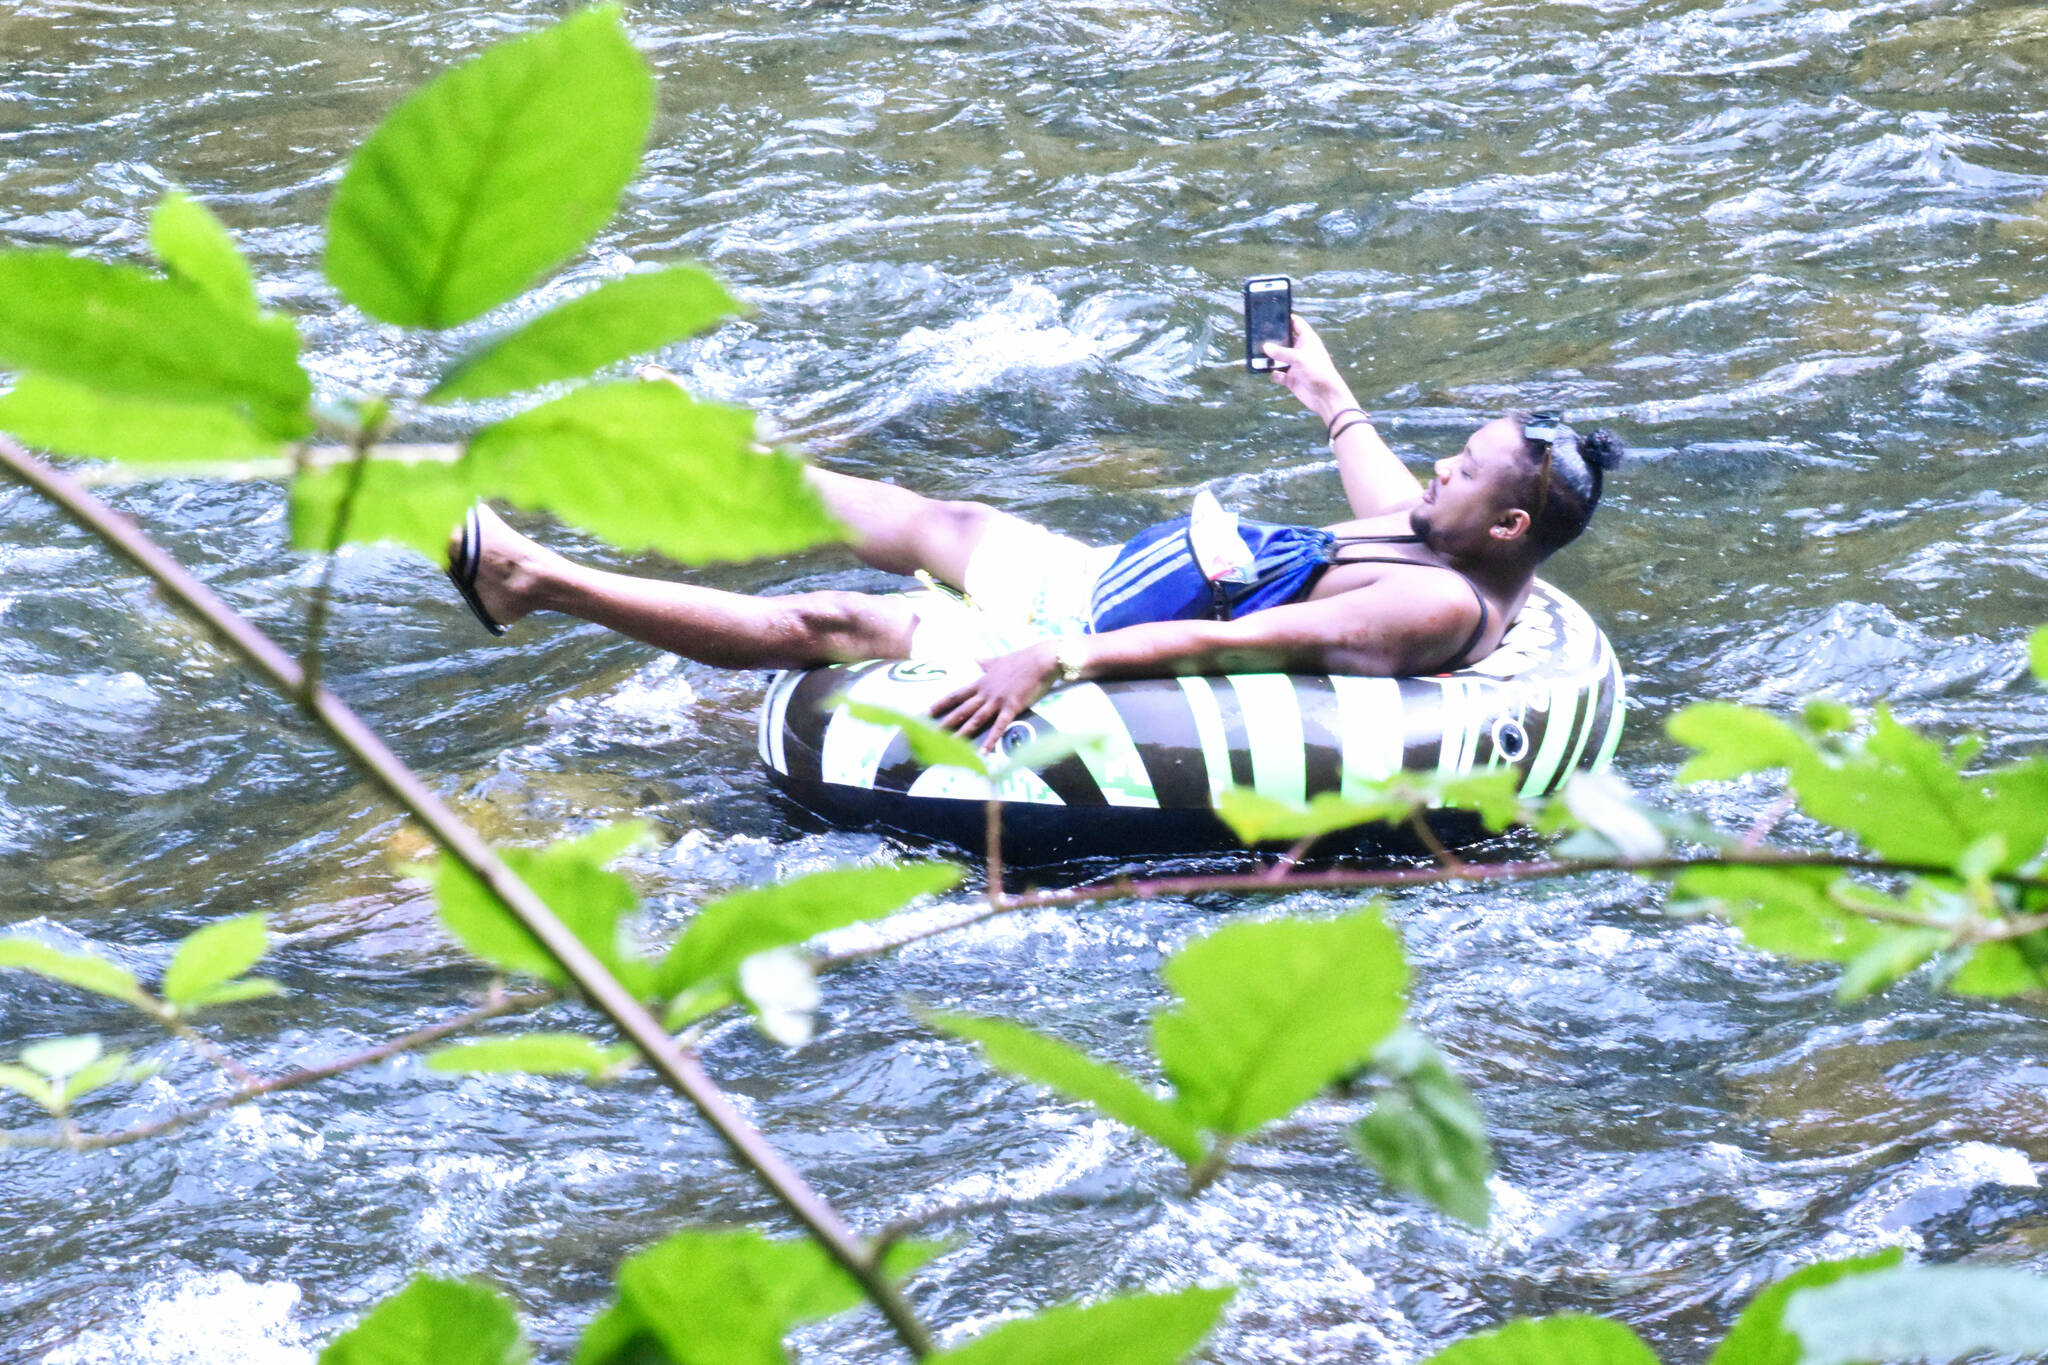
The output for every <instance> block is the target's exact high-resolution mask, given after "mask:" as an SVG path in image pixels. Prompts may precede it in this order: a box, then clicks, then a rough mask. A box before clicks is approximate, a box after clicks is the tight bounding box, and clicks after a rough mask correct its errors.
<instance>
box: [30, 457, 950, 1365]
mask: <svg viewBox="0 0 2048 1365" xmlns="http://www.w3.org/2000/svg"><path fill="white" fill-rule="evenodd" d="M0 468H5V469H6V470H8V471H9V472H10V473H12V474H13V475H14V476H15V477H16V478H18V479H20V480H21V481H22V482H23V483H26V484H28V485H29V486H30V487H31V488H34V489H35V490H36V491H37V492H38V493H40V494H42V495H43V496H44V497H45V498H47V499H49V500H50V501H51V502H52V503H54V504H56V505H57V506H58V507H59V508H61V509H62V510H63V511H64V513H65V514H66V515H67V516H69V517H70V518H71V519H72V520H73V521H75V522H77V523H78V524H79V525H80V526H83V527H85V528H86V529H87V530H89V531H91V532H92V533H93V534H94V535H96V536H98V537H99V538H100V540H101V541H102V542H104V543H105V544H106V546H107V547H108V548H109V549H111V550H113V551H114V552H115V553H116V554H118V555H120V556H121V557H122V558H124V559H127V560H128V561H129V562H130V563H132V564H134V565H135V566H136V567H138V568H140V569H141V570H142V571H143V572H144V573H146V574H148V575H149V576H150V577H151V578H152V579H154V580H155V581H156V583H157V585H158V587H159V588H160V589H161V590H162V591H163V593H164V595H165V596H166V597H168V598H169V599H170V600H171V601H173V602H175V603H176V604H177V605H178V606H179V607H180V608H182V609H183V610H184V611H186V612H187V613H189V614H191V615H192V616H194V617H195V618H197V619H198V620H199V621H201V622H203V623H204V624H205V625H206V627H207V628H208V629H209V630H211V631H212V632H213V633H214V635H215V636H216V637H217V638H218V639H219V640H220V641H221V642H222V643H223V644H225V645H226V646H227V647H228V648H229V649H231V650H232V651H233V652H234V653H236V654H238V655H240V656H241V658H242V660H243V661H244V662H245V663H246V664H247V665H248V666H249V667H250V669H251V671H253V672H254V673H255V674H257V675H258V676H259V677H261V678H263V679H265V680H266V681H267V682H269V683H270V685H271V686H273V687H274V688H276V689H277V690H278V691H279V692H281V693H283V694H284V695H285V696H287V697H290V698H293V699H294V700H296V701H297V702H298V704H299V709H300V710H301V711H303V712H304V713H305V715H306V716H307V717H308V718H309V719H310V720H311V721H312V722H313V723H314V724H315V725H317V726H319V727H320V729H322V730H324V731H325V732H326V734H327V736H328V738H329V740H331V741H332V742H333V744H334V745H335V747H336V748H338V749H339V750H341V752H342V753H344V754H346V755H347V756H348V757H349V758H350V759H351V760H352V761H353V762H354V763H355V764H356V765H357V767H358V768H360V769H361V770H362V771H363V772H364V773H365V774H366V775H367V776H368V777H369V778H370V779H371V780H372V781H373V782H375V783H376V784H377V785H378V786H379V787H381V788H382V789H383V790H384V792H385V794H386V795H387V796H389V797H390V798H391V799H392V800H393V801H394V802H396V803H397V805H398V806H399V808H400V809H402V810H404V811H405V812H406V813H407V814H408V815H410V816H411V817H412V818H413V819H415V820H417V821H418V822H419V823H420V825H421V826H422V827H423V828H424V829H425V830H426V831H427V833H428V834H429V835H430V836H431V837H432V838H433V840H434V842H435V843H437V844H439V845H440V846H441V847H442V848H443V849H444V850H445V851H446V852H447V854H448V856H450V857H452V858H454V859H455V860H456V861H457V862H459V863H461V864H462V865H463V866H464V867H465V868H467V869H468V870H469V872H470V873H471V875H473V876H475V877H476V878H477V880H478V881H480V882H482V883H483V885H484V886H485V888H486V889H487V890H489V891H490V892H491V894H492V895H493V896H495V897H496V898H497V900H498V901H499V902H501V903H502V904H503V905H504V906H505V908H506V909H508V910H510V911H511V912H512V915H513V918H515V919H517V920H518V921H519V923H520V924H521V926H522V927H524V928H525V929H526V931H527V932H528V933H530V934H532V935H533V936H534V937H535V938H536V939H538V940H539V941H540V943H541V945H542V946H543V947H544V948H545V949H546V950H547V952H548V955H549V956H550V957H552V958H553V959H554V960H555V961H556V962H557V963H559V964H560V965H561V967H562V970H563V972H564V974H566V975H567V976H568V978H569V980H570V981H572V982H574V983H575V986H576V988H577V990H579V991H581V992H582V993H583V995H584V997H585V998H586V999H588V1000H589V1001H590V1003H591V1004H592V1005H594V1006H596V1008H597V1009H598V1010H599V1011H600V1012H601V1013H603V1014H604V1016H605V1017H606V1018H608V1019H609V1020H611V1021H612V1024H613V1025H614V1026H615V1027H616V1028H617V1029H618V1030H619V1032H620V1033H622V1034H624V1035H625V1037H626V1038H627V1040H628V1041H630V1042H631V1043H632V1044H633V1045H634V1046H635V1047H637V1048H639V1049H640V1051H641V1053H642V1054H643V1055H645V1056H646V1058H647V1059H648V1063H649V1064H650V1065H651V1066H652V1067H653V1068H654V1070H655V1072H656V1073H657V1074H658V1075H660V1076H661V1078H662V1079H663V1080H664V1081H665V1082H667V1083H668V1085H669V1086H670V1087H671V1088H672V1089H674V1090H675V1091H676V1092H677V1093H678V1094H680V1095H682V1096H683V1097H684V1098H685V1099H687V1100H688V1101H689V1102H690V1104H691V1105H692V1106H693V1107H694V1108H695V1109H696V1110H697V1113H698V1114H699V1115H700V1116H701V1117H702V1118H703V1119H704V1121H705V1122H706V1123H708V1124H710V1125H711V1128H712V1130H713V1131H714V1132H716V1133H717V1134H718V1136H719V1137H720V1139H721V1140H723V1141H724V1143H725V1145H726V1147H727V1149H728V1150H729V1151H730V1152H731V1153H732V1155H733V1159H734V1160H736V1161H737V1162H739V1163H740V1164H741V1165H742V1166H744V1167H746V1168H747V1169H748V1170H750V1171H752V1172H753V1173H754V1175H755V1177H756V1178H757V1179H758V1180H760V1182H761V1183H762V1185H763V1186H765V1187H766V1188H767V1189H768V1190H769V1192H770V1193H772V1194H773V1195H774V1196H775V1198H776V1200H777V1201H778V1202H779V1203H781V1205H782V1206H783V1207H784V1208H785V1209H787V1210H788V1211H789V1213H790V1216H791V1217H793V1218H795V1219H796V1221H797V1222H798V1223H799V1224H800V1225H802V1227H803V1228H804V1229H805V1230H806V1231H807V1232H808V1233H809V1234H810V1235H811V1236H812V1237H814V1238H815V1239H816V1240H817V1241H818V1243H819V1245H820V1246H822V1247H823V1248H824V1249H825V1252H826V1254H827V1255H829V1256H830V1257H831V1258H832V1259H833V1260H834V1261H836V1262H837V1263H838V1264H839V1265H840V1267H841V1268H842V1269H844V1270H845V1271H846V1272H847V1274H849V1275H850V1276H852V1277H853V1279H854V1281H855V1282H856V1283H857V1284H859V1285H860V1287H861V1290H862V1292H863V1293H865V1294H866V1295H867V1297H868V1298H869V1299H870V1300H871V1301H872V1302H873V1303H874V1304H875V1306H876V1307H877V1308H878V1309H880V1310H881V1312H882V1316H883V1317H884V1318H886V1319H887V1320H888V1322H889V1325H890V1327H891V1328H892V1329H894V1331H895V1333H896V1335H897V1337H898V1338H899V1339H900V1340H901V1341H902V1342H903V1345H904V1346H905V1348H906V1349H908V1350H909V1351H910V1353H911V1355H913V1356H915V1357H917V1358H919V1359H922V1358H923V1357H925V1356H927V1355H930V1354H931V1353H932V1351H933V1350H934V1349H935V1347H934V1344H933V1341H932V1336H931V1331H930V1329H928V1328H927V1327H926V1326H925V1325H924V1323H923V1322H922V1321H921V1320H920V1319H919V1318H918V1316H917V1314H916V1313H915V1312H914V1311H913V1310H912V1309H911V1307H910V1304H909V1301H908V1300H907V1299H905V1298H904V1297H903V1294H902V1291H901V1290H900V1289H899V1288H898V1287H897V1286H896V1284H895V1282H894V1281H892V1280H891V1279H890V1278H889V1277H888V1276H886V1275H884V1274H883V1273H882V1272H881V1268H880V1267H879V1266H878V1265H877V1264H876V1263H875V1259H874V1256H873V1253H872V1252H871V1250H870V1249H869V1248H868V1247H867V1245H866V1244H865V1243H864V1242H862V1241H861V1239H860V1237H859V1236H858V1235H857V1234H856V1233H855V1232H854V1231H853V1229H852V1228H851V1227H849V1226H848V1225H847V1223H846V1220H845V1219H844V1218H842V1217H841V1216H840V1214H839V1211H838V1210H837V1209H835V1208H834V1207H833V1206H832V1205H831V1204H829V1203H827V1202H826V1201H825V1200H824V1199H823V1198H822V1197H820V1196H819V1195H818V1193H817V1192H816V1191H815V1190H813V1189H812V1188H811V1187H810V1185H809V1183H808V1182H806V1181H805V1180H804V1178H803V1176H802V1175H800V1174H799V1173H798V1172H797V1170H796V1169H795V1168H794V1167H793V1166H791V1165H790V1164H789V1162H788V1160H787V1159H786V1158H784V1157H783V1155H782V1153H781V1152H779V1151H778V1150H776V1148H775V1147H774V1146H773V1145H771V1144H770V1143H769V1142H768V1140H767V1138H766V1137H764V1136H763V1135H762V1134H761V1132H760V1130H759V1129H757V1128H755V1127H754V1125H753V1124H752V1123H750V1122H748V1120H747V1118H746V1116H745V1115H743V1114H742V1113H740V1111H739V1109H738V1108H737V1107H736V1106H735V1105H734V1104H733V1102H732V1100H731V1098H730V1097H729V1096H727V1095H726V1093H725V1092H724V1091H723V1090H722V1089H720V1088H719V1086H718V1085H717V1083H716V1082H714V1081H713V1080H712V1079H711V1077H710V1076H709V1075H708V1074H706V1073H705V1071H704V1068H703V1066H702V1064H701V1063H700V1062H699V1061H698V1059H697V1058H696V1056H695V1055H694V1054H691V1053H688V1052H685V1051H683V1050H682V1049H681V1048H679V1047H677V1046H676V1043H675V1040H674V1039H672V1038H670V1037H669V1035H668V1033H667V1032H666V1031H665V1030H664V1029H663V1028H662V1026H661V1024H660V1022H659V1021H658V1020H656V1019H655V1018H654V1017H653V1016H652V1015H651V1014H649V1013H648V1012H647V1010H646V1008H645V1007H644V1006H643V1005H642V1004H641V1003H640V1002H639V1001H638V1000H636V999H634V998H633V996H632V994H631V993H630V992H628V991H627V990H626V988H625V987H623V986H621V985H620V984H619V982H618V979H617V978H616V977H614V976H613V975H612V974H611V972H610V971H609V970H608V969H606V967H605V966H604V964H603V963H602V962H600V961H599V960H598V959H597V957H596V956H595V955H594V954H593V953H592V952H591V951H590V949H589V948H588V947H587V946H586V945H585V944H584V943H583V942H582V941H581V940H580V939H578V938H577V937H576V936H575V934H573V933H571V932H570V931H569V929H568V927H567V926H566V925H564V924H563V923H562V921H561V920H560V919H559V918H557V917H556V915H555V913H554V912H553V911H552V910H550V909H549V908H548V906H547V904H546V903H545V902H543V901H542V900H541V899H540V897H538V896H536V895H535V894H534V893H533V891H532V889H531V888H529V887H528V886H527V885H526V883H524V882H523V881H521V880H520V879H519V878H518V877H517V876H515V875H514V874H513V872H512V871H511V869H510V868H508V867H506V866H505V864H504V862H503V861H502V860H501V859H500V858H499V857H498V855H497V854H496V853H494V852H493V851H492V850H491V848H490V846H489V845H488V844H486V843H485V842H484V841H483V839H482V838H481V837H480V836H479V835H478V834H477V833H476V831H475V830H473V829H471V828H470V827H469V826H468V825H466V824H464V823H463V822H462V820H461V819H460V818H459V817H457V816H456V814H455V813H454V812H453V811H452V810H450V809H449V808H448V806H447V804H446V803H445V802H444V801H442V800H441V798H440V797H439V796H438V795H437V794H436V793H435V792H434V791H433V790H432V789H431V788H430V787H428V786H427V785H426V784H425V783H424V782H422V781H421V780H420V778H419V775H418V774H416V773H414V772H413V771H412V769H411V768H409V767H407V766H406V765H405V763H404V762H402V761H401V760H400V759H399V758H398V756H397V755H396V754H394V753H392V752H391V750H390V748H389V747H388V746H387V745H386V744H385V743H384V741H383V740H382V739H380V738H379V737H378V736H377V735H376V733H375V732H373V731H372V730H371V729H370V728H369V727H368V726H366V725H364V724H363V722H362V721H361V720H360V719H358V718H357V716H356V715H355V713H354V712H352V711H350V710H349V709H348V707H347V706H345V705H343V703H342V701H341V699H340V698H338V697H336V696H335V695H334V694H333V693H331V692H329V691H328V690H327V689H326V688H324V687H320V686H318V685H308V681H307V679H306V677H305V674H304V672H303V671H302V670H301V669H300V668H299V667H298V666H297V665H296V664H295V663H294V662H293V661H292V660H291V658H290V657H289V656H287V655H286V654H285V653H284V651H282V650H280V649H279V648H278V647H277V645H276V644H275V643H274V642H273V641H272V640H271V639H270V638H269V637H268V636H266V635H264V634H263V633H262V632H261V631H259V630H257V629H256V628H255V627H253V626H251V625H250V624H249V623H248V622H247V621H245V620H243V619H242V618H241V617H240V616H238V615H237V614H236V613H235V612H233V611H232V610H230V609H229V607H228V606H227V605H226V604H225V603H224V602H222V601H221V600H220V598H219V597H217V596H215V595H214V593H213V592H212V590H210V589H209V588H207V586H206V585H205V584H203V583H201V582H200V581H199V580H198V579H196V578H194V577H193V576H192V575H191V574H190V573H189V572H187V571H186V569H185V568H184V566H182V565H180V564H179V563H178V562H177V561H176V560H174V559H172V558H171V557H170V556H169V555H168V554H166V553H164V551H163V550H162V549H160V548H159V547H158V546H157V545H156V544H155V543H154V542H152V541H151V540H150V539H149V538H148V537H147V536H145V535H143V534H142V533H141V532H140V531H138V530H137V529H136V528H135V525H134V524H133V523H132V522H130V521H129V520H128V519H127V518H126V517H123V516H121V515H119V514H118V513H116V512H114V511H113V510H111V509H110V508H108V507H106V506H105V505H104V504H102V503H100V502H98V501H97V500H95V499H94V498H93V497H92V496H91V495H90V494H88V493H87V492H86V491H85V490H84V489H83V488H81V487H79V485H78V483H77V482H76V481H75V480H73V479H71V478H70V477H69V476H67V475H65V474H62V473H59V472H58V471H57V470H55V469H52V468H51V467H50V466H48V465H46V464H44V463H43V462H42V461H40V460H38V459H36V458H35V457H34V456H32V455H30V454H29V453H28V452H27V451H25V450H23V449H22V448H21V447H20V446H18V445H16V444H15V443H14V442H13V441H11V440H8V439H6V438H4V437H0Z"/></svg>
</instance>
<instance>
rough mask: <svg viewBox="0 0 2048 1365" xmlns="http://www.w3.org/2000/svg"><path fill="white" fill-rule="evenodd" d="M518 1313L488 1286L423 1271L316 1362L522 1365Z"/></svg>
mask: <svg viewBox="0 0 2048 1365" xmlns="http://www.w3.org/2000/svg"><path fill="white" fill-rule="evenodd" d="M530 1359H532V1356H531V1354H530V1353H529V1352H528V1350H527V1347H526V1334H525V1333H524V1332H523V1331H521V1330H520V1327H519V1317H518V1315H517V1314H516V1313H514V1312H513V1311H512V1305H511V1304H510V1303H509V1302H507V1301H506V1299H505V1297H504V1296H503V1295H502V1294H500V1293H498V1292H497V1291H496V1290H494V1289H492V1288H490V1287H489V1286H487V1285H481V1284H476V1283H473V1282H470V1281H463V1280H436V1279H432V1278H429V1277H428V1276H425V1275H420V1276H416V1277H415V1278H414V1279H413V1282H412V1283H411V1284H409V1285H407V1286H406V1287H405V1288H404V1289H401V1290H399V1291H398V1292H397V1293H396V1294H393V1295H392V1296H391V1297H390V1298H387V1299H385V1300H384V1301H383V1302H382V1303H380V1304H378V1305H377V1306H376V1307H375V1308H372V1309H371V1310H370V1311H369V1313H368V1314H367V1315H366V1316H365V1317H364V1318H363V1320H362V1321H361V1322H359V1323H357V1324H356V1325H355V1326H354V1327H351V1328H350V1329H349V1330H348V1331H346V1332H344V1333H342V1334H341V1335H340V1336H338V1337H336V1338H335V1339H334V1341H333V1342H332V1343H331V1344H329V1346H328V1347H327V1349H326V1350H324V1351H322V1352H321V1353H320V1365H526V1362H527V1361H528V1360H530Z"/></svg>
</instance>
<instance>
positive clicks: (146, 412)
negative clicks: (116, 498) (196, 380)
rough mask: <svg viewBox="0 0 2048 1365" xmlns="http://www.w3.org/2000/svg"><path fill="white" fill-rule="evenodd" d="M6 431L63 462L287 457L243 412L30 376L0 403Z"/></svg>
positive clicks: (0, 418) (141, 462) (0, 428)
mask: <svg viewBox="0 0 2048 1365" xmlns="http://www.w3.org/2000/svg"><path fill="white" fill-rule="evenodd" d="M0 431H6V432H11V433H12V434H13V435H14V436H15V437H16V438H17V439H19V440H21V441H23V442H25V443H27V444H29V445H32V446H35V447H37V448H38V449H41V450H52V451H56V452H57V453H58V454H60V455H89V456H92V457H94V458H95V459H103V460H121V461H123V462H125V463H128V464H137V465H180V464H195V465H196V464H205V463H206V462H208V461H212V460H238V459H255V458H258V457H260V456H269V455H275V454H277V452H278V451H280V450H281V449H283V442H281V441H279V440H278V439H277V438H276V437H274V436H272V435H271V434H270V433H269V432H267V431H265V430H263V428H262V427H260V426H258V425H257V424H256V423H255V422H253V421H251V420H250V418H249V417H248V416H247V414H246V413H245V412H244V410H243V409H241V408H239V407H230V406H225V405H222V404H217V403H170V402H165V401H164V400H162V399H158V398H131V397H128V396H126V395H123V394H113V393H101V392H100V391H98V390H97V389H89V388H86V387H85V386H84V385H82V384H74V383H71V382H69V381H68V380H63V379H52V378H50V377H49V376H48V375H44V374H25V375H23V376H22V377H21V378H20V379H19V380H18V381H17V382H16V383H15V385H14V388H13V390H12V391H11V392H9V393H8V394H6V395H4V396H0Z"/></svg>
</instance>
